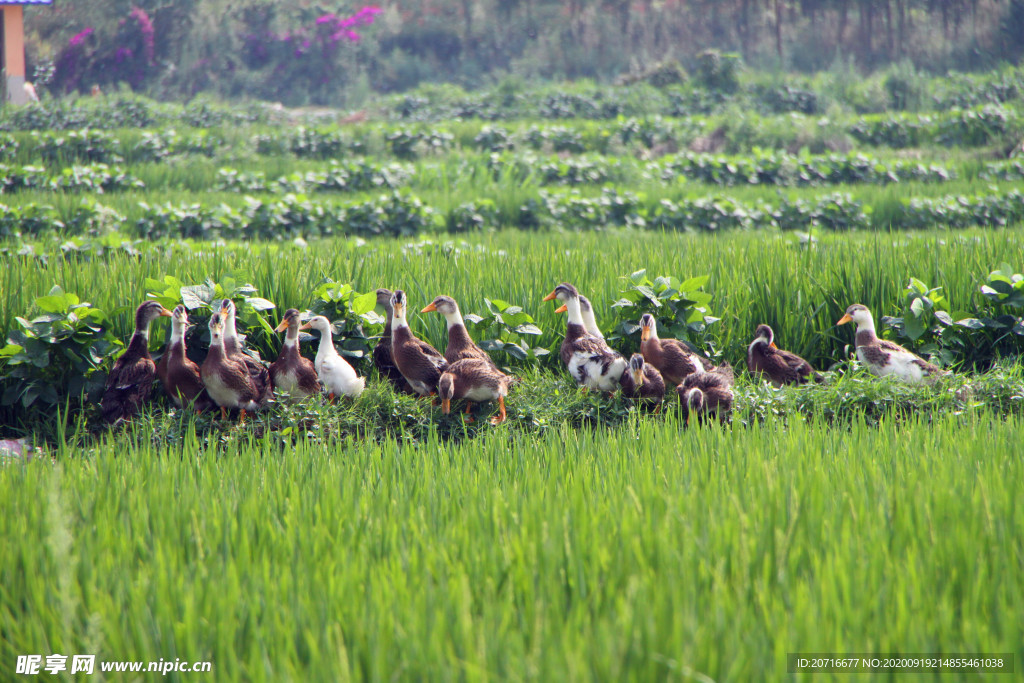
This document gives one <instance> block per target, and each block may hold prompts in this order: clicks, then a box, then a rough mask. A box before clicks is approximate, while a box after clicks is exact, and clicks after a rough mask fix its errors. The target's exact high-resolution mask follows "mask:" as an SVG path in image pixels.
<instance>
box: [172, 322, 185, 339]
mask: <svg viewBox="0 0 1024 683" xmlns="http://www.w3.org/2000/svg"><path fill="white" fill-rule="evenodd" d="M184 339H185V323H181V322H178V321H177V320H175V319H173V318H172V319H171V346H174V345H175V344H182V343H183V342H184Z"/></svg>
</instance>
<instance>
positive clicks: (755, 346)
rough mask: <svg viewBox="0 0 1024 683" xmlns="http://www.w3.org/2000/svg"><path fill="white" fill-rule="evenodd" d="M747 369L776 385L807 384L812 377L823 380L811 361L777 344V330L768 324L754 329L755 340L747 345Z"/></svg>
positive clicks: (817, 380) (818, 380)
mask: <svg viewBox="0 0 1024 683" xmlns="http://www.w3.org/2000/svg"><path fill="white" fill-rule="evenodd" d="M747 370H749V371H750V372H751V374H762V375H764V376H765V377H767V378H768V380H769V381H770V382H771V383H772V384H773V385H774V386H775V387H781V386H782V385H783V384H806V383H807V380H808V379H809V378H811V377H813V378H814V380H815V381H816V382H820V381H821V377H820V376H819V375H818V373H816V372H815V371H814V368H812V367H811V364H810V363H808V362H807V361H805V360H804V359H803V358H801V357H800V356H798V355H796V354H795V353H792V352H791V351H783V350H782V349H780V348H779V347H777V346H776V345H775V332H774V331H773V330H772V328H771V327H769V326H768V325H758V326H757V329H756V330H755V331H754V341H752V342H750V346H748V347H747Z"/></svg>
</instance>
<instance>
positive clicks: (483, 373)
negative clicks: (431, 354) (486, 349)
mask: <svg viewBox="0 0 1024 683" xmlns="http://www.w3.org/2000/svg"><path fill="white" fill-rule="evenodd" d="M511 379H512V378H511V377H509V376H508V375H506V374H505V373H503V372H502V371H500V370H498V368H497V367H495V365H494V363H491V362H490V361H489V360H484V359H482V358H463V359H462V360H458V361H455V362H454V363H452V364H450V365H449V366H448V367H447V368H446V369H445V371H444V372H442V373H441V378H440V379H439V380H438V382H437V392H438V395H439V396H440V397H441V410H442V411H443V412H444V414H445V415H447V414H448V413H449V412H451V402H452V400H454V399H460V398H464V399H466V413H465V414H466V422H473V418H472V417H471V416H470V415H469V412H470V410H472V408H473V402H474V401H497V402H498V414H497V415H495V416H494V417H492V418H491V424H494V425H498V424H501V423H502V422H504V421H505V419H506V414H505V396H507V395H508V387H509V384H510V382H511Z"/></svg>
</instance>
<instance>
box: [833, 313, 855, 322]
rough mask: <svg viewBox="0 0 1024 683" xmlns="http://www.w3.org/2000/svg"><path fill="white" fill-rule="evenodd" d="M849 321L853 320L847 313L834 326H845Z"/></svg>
mask: <svg viewBox="0 0 1024 683" xmlns="http://www.w3.org/2000/svg"><path fill="white" fill-rule="evenodd" d="M851 320H853V318H851V317H850V314H849V313H847V314H846V315H844V316H843V317H842V318H840V319H839V322H837V323H836V325H845V324H846V323H848V322H850V321H851Z"/></svg>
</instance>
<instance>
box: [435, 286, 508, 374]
mask: <svg viewBox="0 0 1024 683" xmlns="http://www.w3.org/2000/svg"><path fill="white" fill-rule="evenodd" d="M432 311H437V312H438V313H440V314H441V315H443V316H444V319H445V321H446V322H447V323H448V346H446V347H445V349H444V359H445V360H446V361H448V362H449V363H454V362H456V361H460V360H465V359H466V358H477V359H479V360H484V361H487V362H488V363H490V364H492V365H493V364H494V361H492V360H491V357H490V356H488V355H487V352H486V351H484V350H483V349H481V348H480V347H479V346H477V345H476V344H475V343H473V339H472V338H471V337H470V336H469V331H468V330H466V323H465V321H463V319H462V313H461V312H460V311H459V305H458V304H457V303H455V299H453V298H451V297H450V296H445V295H444V294H442V295H440V296H438V297H436V298H435V299H434V300H433V301H431V302H430V303H429V304H427V305H426V306H425V307H424V308H423V310H422V311H420V313H430V312H432Z"/></svg>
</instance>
